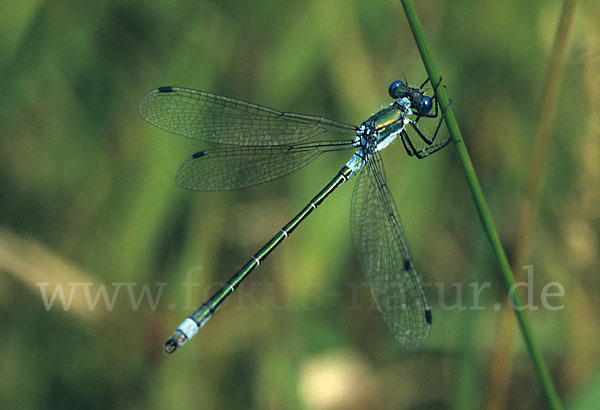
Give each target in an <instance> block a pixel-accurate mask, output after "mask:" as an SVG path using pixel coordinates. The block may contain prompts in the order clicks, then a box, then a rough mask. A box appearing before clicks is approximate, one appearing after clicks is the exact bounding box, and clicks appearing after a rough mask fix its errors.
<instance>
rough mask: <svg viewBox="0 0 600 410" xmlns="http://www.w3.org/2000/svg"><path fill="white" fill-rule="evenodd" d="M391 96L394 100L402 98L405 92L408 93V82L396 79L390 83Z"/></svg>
mask: <svg viewBox="0 0 600 410" xmlns="http://www.w3.org/2000/svg"><path fill="white" fill-rule="evenodd" d="M389 92H390V97H392V98H393V99H394V100H397V99H398V98H400V97H401V96H402V95H403V94H404V93H406V84H404V82H403V81H394V82H393V83H391V84H390V89H389Z"/></svg>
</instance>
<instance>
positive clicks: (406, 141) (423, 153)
mask: <svg viewBox="0 0 600 410" xmlns="http://www.w3.org/2000/svg"><path fill="white" fill-rule="evenodd" d="M400 139H401V140H402V144H403V145H404V149H405V150H406V153H407V154H408V155H409V156H411V157H412V156H413V155H414V156H416V157H417V158H418V159H423V158H425V157H427V156H429V155H431V154H433V153H434V152H437V151H439V150H441V149H442V148H444V147H445V146H446V145H448V143H449V142H450V139H451V138H450V137H448V138H446V139H445V140H443V141H440V142H438V143H437V144H433V145H430V146H428V147H425V148H422V149H416V148H415V146H414V145H413V143H412V141H411V140H410V138H409V137H408V134H406V132H404V131H403V132H402V134H400Z"/></svg>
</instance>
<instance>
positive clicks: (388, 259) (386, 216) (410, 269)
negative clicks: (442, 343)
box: [350, 152, 431, 350]
mask: <svg viewBox="0 0 600 410" xmlns="http://www.w3.org/2000/svg"><path fill="white" fill-rule="evenodd" d="M364 168H365V169H363V170H362V171H361V172H360V174H359V175H358V180H357V181H356V185H355V187H354V192H353V194H352V205H351V213H350V215H351V228H352V239H353V242H354V247H355V249H356V252H357V254H358V259H359V261H360V263H361V267H362V269H363V272H364V273H365V275H366V278H367V281H368V283H369V286H370V288H371V294H372V295H373V298H374V299H375V304H376V305H377V308H378V309H379V311H380V312H381V314H382V315H383V318H384V320H385V322H386V324H387V325H388V327H389V328H390V330H391V331H392V334H393V335H394V337H395V338H396V339H397V340H398V342H400V344H402V345H403V346H405V347H406V348H408V349H411V350H414V349H417V348H418V347H419V346H421V345H422V344H423V343H424V342H425V340H426V339H427V337H428V336H429V331H430V328H431V310H430V308H429V305H428V304H427V299H426V297H425V293H424V292H423V287H422V285H421V279H420V277H419V275H418V274H417V272H416V270H415V268H414V265H413V262H412V260H411V257H410V254H409V252H408V246H407V244H406V240H405V237H404V232H403V229H402V224H401V222H400V217H399V215H398V211H397V209H396V205H395V204H394V201H393V199H392V196H391V193H390V190H389V188H388V187H387V185H386V182H385V175H384V172H383V166H382V163H381V156H380V155H379V153H378V152H375V153H373V157H372V158H371V160H370V161H368V162H367V164H366V165H365V167H364Z"/></svg>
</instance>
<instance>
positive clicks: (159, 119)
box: [138, 87, 356, 146]
mask: <svg viewBox="0 0 600 410" xmlns="http://www.w3.org/2000/svg"><path fill="white" fill-rule="evenodd" d="M138 110H139V112H140V115H141V116H142V118H144V119H145V120H146V121H148V122H149V123H150V124H152V125H154V126H156V127H158V128H161V129H163V130H166V131H169V132H172V133H174V134H178V135H183V136H184V137H189V138H194V139H198V140H202V141H207V142H212V143H217V144H230V145H262V146H264V145H283V144H293V143H296V142H300V141H303V140H306V139H308V138H312V137H315V136H317V135H319V134H322V133H324V132H332V133H342V134H354V133H355V130H356V128H355V127H353V126H351V125H346V124H342V123H339V122H336V121H333V120H330V119H327V118H323V117H317V116H312V115H302V114H293V113H284V112H280V111H277V110H274V109H272V108H268V107H263V106H260V105H258V104H252V103H249V102H245V101H240V100H235V99H233V98H228V97H224V96H222V95H218V94H212V93H207V92H204V91H197V90H191V89H187V88H179V87H160V88H157V89H155V90H152V91H150V92H149V93H148V94H146V95H145V96H144V97H143V98H142V99H141V101H140V103H139V106H138Z"/></svg>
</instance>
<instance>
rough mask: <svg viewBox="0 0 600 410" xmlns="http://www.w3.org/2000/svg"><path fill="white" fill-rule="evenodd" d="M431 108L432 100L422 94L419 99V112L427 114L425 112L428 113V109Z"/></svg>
mask: <svg viewBox="0 0 600 410" xmlns="http://www.w3.org/2000/svg"><path fill="white" fill-rule="evenodd" d="M432 108H433V101H431V98H429V97H428V96H426V95H424V96H423V99H422V100H421V105H420V106H419V114H421V115H427V114H429V111H431V109H432Z"/></svg>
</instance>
